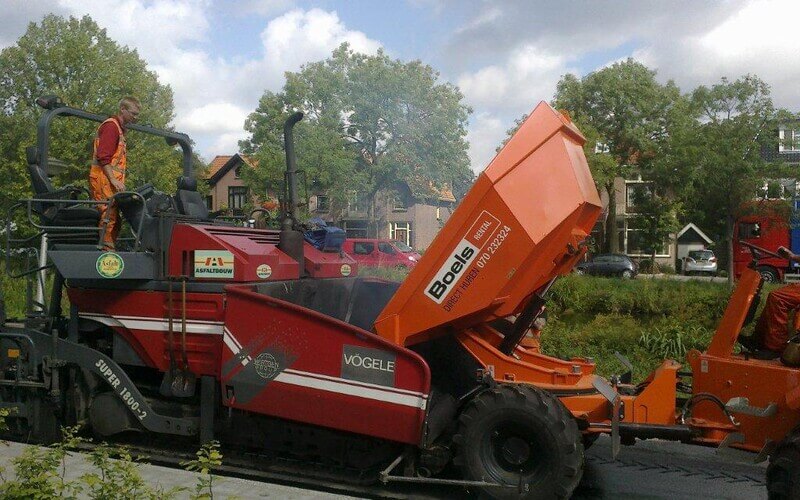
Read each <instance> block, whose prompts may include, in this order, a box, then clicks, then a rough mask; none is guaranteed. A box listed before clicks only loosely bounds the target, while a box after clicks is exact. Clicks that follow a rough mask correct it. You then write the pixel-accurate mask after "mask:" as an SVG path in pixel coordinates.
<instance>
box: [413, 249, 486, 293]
mask: <svg viewBox="0 0 800 500" xmlns="http://www.w3.org/2000/svg"><path fill="white" fill-rule="evenodd" d="M476 253H478V250H477V249H476V248H475V247H474V246H472V245H471V244H470V243H469V242H468V241H467V240H461V243H460V244H459V246H458V247H456V253H455V254H453V255H452V256H451V257H450V258H449V259H448V260H447V264H446V265H444V266H442V270H443V271H444V273H442V270H440V271H439V274H437V275H436V278H435V279H434V280H433V281H431V283H430V285H428V290H427V291H426V292H425V293H426V294H427V295H428V297H430V298H432V299H433V300H434V302H436V303H437V304H440V303H441V302H442V300H444V298H445V296H446V295H447V290H449V289H450V286H451V285H452V284H453V283H455V281H456V279H457V278H458V277H459V276H460V275H461V273H462V272H463V271H464V269H466V268H467V265H468V264H469V262H470V261H471V260H472V258H473V257H475V254H476Z"/></svg>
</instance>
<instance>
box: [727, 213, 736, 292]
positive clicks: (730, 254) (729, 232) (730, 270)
mask: <svg viewBox="0 0 800 500" xmlns="http://www.w3.org/2000/svg"><path fill="white" fill-rule="evenodd" d="M734 222H735V221H734V218H733V216H732V215H731V214H728V215H726V216H725V243H726V244H727V249H726V250H727V252H728V286H729V287H730V288H733V224H734Z"/></svg>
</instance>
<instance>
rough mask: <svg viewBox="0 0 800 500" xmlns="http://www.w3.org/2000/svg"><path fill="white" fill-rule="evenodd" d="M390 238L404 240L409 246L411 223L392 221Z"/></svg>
mask: <svg viewBox="0 0 800 500" xmlns="http://www.w3.org/2000/svg"><path fill="white" fill-rule="evenodd" d="M389 239H390V240H397V241H402V242H403V243H405V244H406V245H408V246H413V245H412V244H411V223H410V222H390V223H389Z"/></svg>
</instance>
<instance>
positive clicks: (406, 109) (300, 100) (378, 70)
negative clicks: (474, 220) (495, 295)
mask: <svg viewBox="0 0 800 500" xmlns="http://www.w3.org/2000/svg"><path fill="white" fill-rule="evenodd" d="M438 78H439V74H438V73H437V72H436V71H434V70H433V68H431V67H430V66H428V65H425V64H422V63H421V62H420V61H411V62H403V61H400V60H396V59H391V58H390V57H388V56H387V55H386V54H385V53H384V52H383V51H381V50H379V51H378V53H377V54H376V55H365V54H360V53H356V52H354V51H352V50H351V49H350V48H349V46H348V45H347V44H342V45H341V46H340V47H338V48H337V49H335V50H334V51H333V54H332V55H331V57H330V58H328V59H326V60H324V61H320V62H315V63H310V64H306V65H305V66H303V67H302V68H301V69H300V71H299V72H296V73H292V72H290V73H287V74H286V84H285V85H284V87H283V90H282V91H281V92H278V93H273V92H265V94H264V95H263V97H262V98H261V101H260V102H259V105H258V107H257V108H256V110H255V112H254V113H252V114H251V115H250V116H249V118H248V120H247V122H246V124H245V128H246V130H247V131H248V132H250V134H251V136H250V138H249V139H248V140H246V141H243V142H242V143H241V144H240V147H241V148H242V150H243V151H244V152H246V153H250V154H255V155H256V156H257V157H258V159H259V165H260V167H261V169H260V172H251V173H248V174H246V176H247V177H246V181H247V182H248V184H249V185H250V186H251V187H254V188H255V190H256V191H259V190H261V189H263V186H264V185H265V184H266V183H269V184H270V185H275V184H274V183H276V182H280V181H281V180H282V178H283V169H284V167H283V149H282V128H281V127H282V123H283V120H284V119H285V118H286V117H287V116H288V114H289V113H290V112H292V111H293V110H296V109H299V110H301V111H303V112H304V113H305V115H306V118H305V119H304V120H303V121H302V122H300V124H299V125H298V126H297V129H298V131H297V133H296V137H297V141H298V147H297V156H298V168H300V169H301V170H304V171H305V172H306V177H307V179H308V180H309V182H310V183H311V184H312V186H313V187H314V188H315V189H316V190H320V191H325V192H327V193H330V198H331V201H332V202H333V203H332V206H334V207H335V206H336V205H337V203H338V205H339V206H343V205H344V203H346V201H347V198H348V197H349V196H352V194H353V192H356V191H357V192H361V193H364V194H365V195H366V196H367V199H368V200H369V201H370V205H371V206H372V210H373V214H374V204H375V199H376V196H377V194H378V193H379V192H380V191H382V190H389V189H392V188H393V186H395V185H396V184H397V183H406V184H409V185H410V186H409V187H411V188H412V191H415V192H421V193H429V194H434V192H435V191H436V190H438V189H442V188H443V187H445V186H447V187H450V188H452V189H453V190H454V191H455V192H456V193H464V192H466V190H467V189H468V187H469V185H470V184H471V182H472V178H473V174H472V171H471V170H470V168H469V158H468V157H467V142H466V140H465V136H466V126H467V117H468V115H469V113H470V112H471V110H470V109H469V108H468V107H467V106H466V105H464V104H463V103H462V99H463V96H462V95H461V92H460V91H459V90H458V89H457V88H456V87H454V86H452V85H451V84H449V83H440V82H439V81H438ZM256 186H258V187H256Z"/></svg>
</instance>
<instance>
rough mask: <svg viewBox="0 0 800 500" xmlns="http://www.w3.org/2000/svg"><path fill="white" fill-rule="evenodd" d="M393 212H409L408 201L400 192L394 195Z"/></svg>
mask: <svg viewBox="0 0 800 500" xmlns="http://www.w3.org/2000/svg"><path fill="white" fill-rule="evenodd" d="M391 201H392V212H405V211H406V210H408V206H407V205H406V200H405V197H404V196H403V195H401V194H400V193H398V192H394V193H392V200H391Z"/></svg>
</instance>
